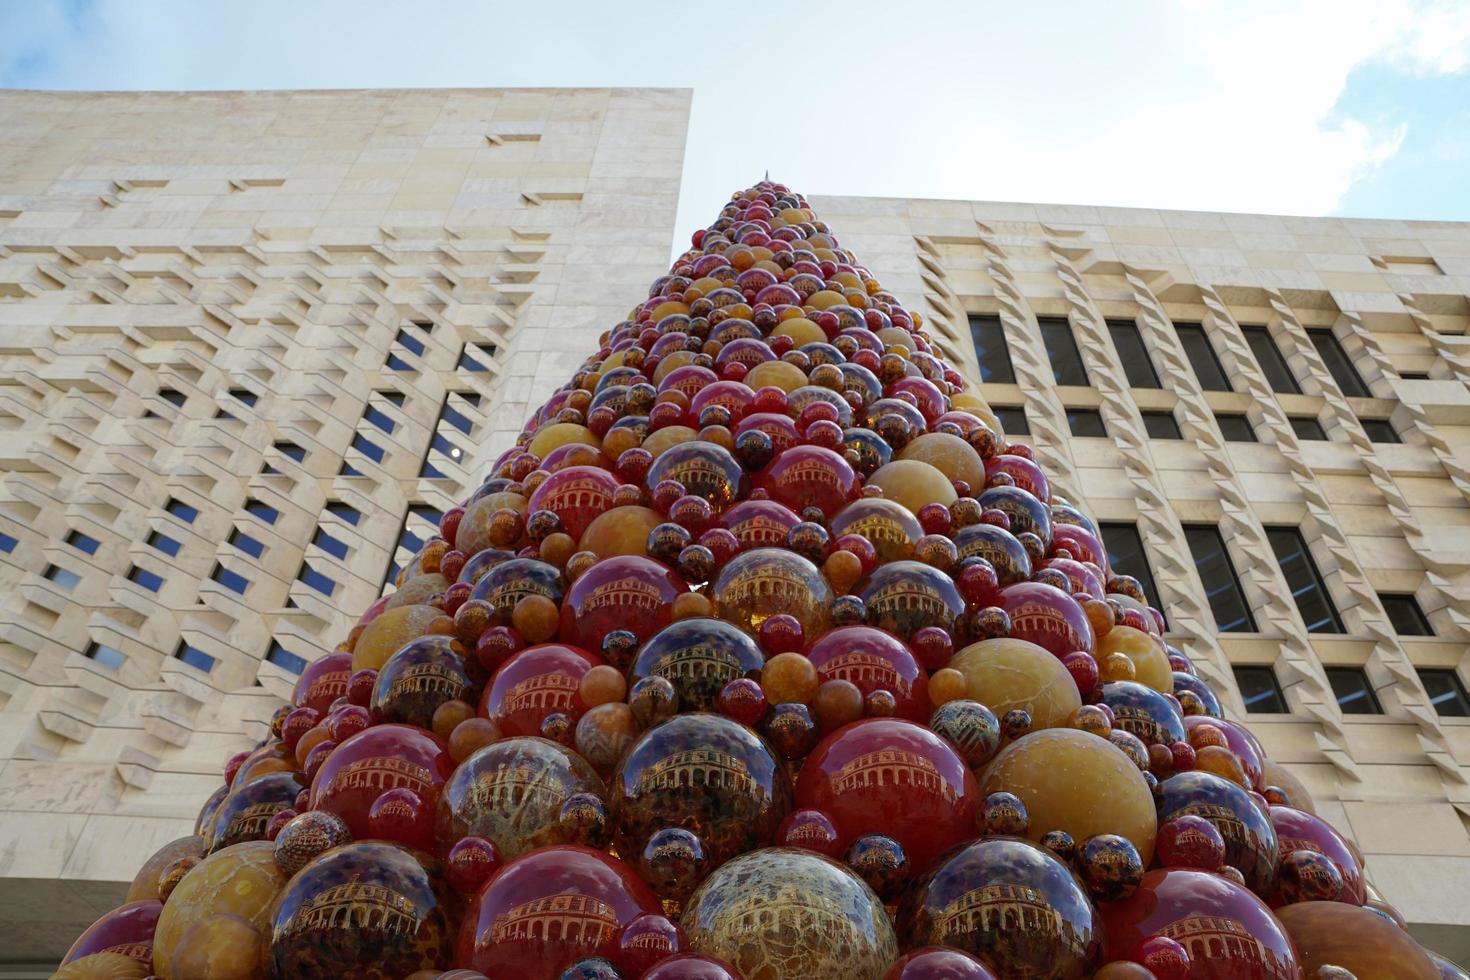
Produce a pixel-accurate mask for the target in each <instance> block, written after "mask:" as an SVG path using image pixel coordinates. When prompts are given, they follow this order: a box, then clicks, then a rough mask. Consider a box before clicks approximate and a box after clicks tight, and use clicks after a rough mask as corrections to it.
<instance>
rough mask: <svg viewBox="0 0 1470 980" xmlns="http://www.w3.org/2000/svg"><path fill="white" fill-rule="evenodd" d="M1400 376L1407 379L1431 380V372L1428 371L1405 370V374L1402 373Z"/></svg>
mask: <svg viewBox="0 0 1470 980" xmlns="http://www.w3.org/2000/svg"><path fill="white" fill-rule="evenodd" d="M1399 377H1400V378H1402V379H1403V380H1405V381H1428V380H1429V372H1428V371H1405V372H1404V373H1403V374H1400V375H1399Z"/></svg>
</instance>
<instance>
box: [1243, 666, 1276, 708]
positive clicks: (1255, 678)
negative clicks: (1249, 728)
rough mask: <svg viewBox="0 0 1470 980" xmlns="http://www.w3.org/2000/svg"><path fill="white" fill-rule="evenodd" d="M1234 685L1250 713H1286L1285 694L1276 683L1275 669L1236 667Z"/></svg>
mask: <svg viewBox="0 0 1470 980" xmlns="http://www.w3.org/2000/svg"><path fill="white" fill-rule="evenodd" d="M1234 669H1235V686H1236V687H1238V688H1240V699H1241V700H1242V701H1244V702H1245V710H1246V711H1248V712H1250V713H1251V714H1253V715H1255V714H1276V715H1284V714H1286V713H1287V710H1288V709H1287V707H1286V695H1284V694H1282V693H1281V685H1280V684H1278V683H1276V671H1274V670H1272V669H1271V668H1270V667H1236V668H1234Z"/></svg>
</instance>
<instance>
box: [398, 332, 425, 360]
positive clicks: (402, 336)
mask: <svg viewBox="0 0 1470 980" xmlns="http://www.w3.org/2000/svg"><path fill="white" fill-rule="evenodd" d="M394 340H395V342H396V343H397V344H398V345H399V346H401V347H402V348H403V349H404V350H406V351H411V352H413V353H414V354H417V355H419V356H420V357H422V356H423V354H424V342H423V341H422V340H420V339H419V338H418V337H416V336H414V335H413V334H412V333H410V332H409V331H407V330H400V331H398V336H397V337H395V338H394Z"/></svg>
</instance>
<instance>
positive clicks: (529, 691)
mask: <svg viewBox="0 0 1470 980" xmlns="http://www.w3.org/2000/svg"><path fill="white" fill-rule="evenodd" d="M580 683H581V682H580V680H579V679H578V678H576V677H573V676H572V675H571V674H564V673H562V672H561V671H559V670H553V671H550V672H549V673H545V674H536V675H535V676H533V677H528V678H526V679H525V680H523V681H521V682H520V683H519V684H517V685H515V686H514V687H512V688H511V689H510V690H509V691H507V692H505V700H504V701H502V702H501V707H500V711H501V713H502V714H507V715H509V714H514V713H515V712H517V711H528V710H532V709H534V710H536V711H548V710H549V711H562V710H565V709H566V708H570V707H571V706H572V699H573V698H574V697H575V696H576V693H577V687H578V686H579V684H580Z"/></svg>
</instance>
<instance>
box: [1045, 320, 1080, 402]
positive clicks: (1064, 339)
mask: <svg viewBox="0 0 1470 980" xmlns="http://www.w3.org/2000/svg"><path fill="white" fill-rule="evenodd" d="M1036 325H1037V326H1039V327H1040V328H1041V341H1042V343H1044V344H1045V345H1046V356H1047V357H1048V358H1050V360H1051V373H1052V375H1053V376H1054V377H1055V378H1056V379H1057V384H1059V385H1083V386H1085V385H1087V384H1088V381H1087V369H1086V368H1085V367H1083V366H1082V352H1081V351H1079V350H1078V349H1077V338H1076V337H1073V336H1072V324H1071V323H1069V322H1068V321H1067V320H1066V319H1065V318H1062V317H1038V318H1037V320H1036Z"/></svg>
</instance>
